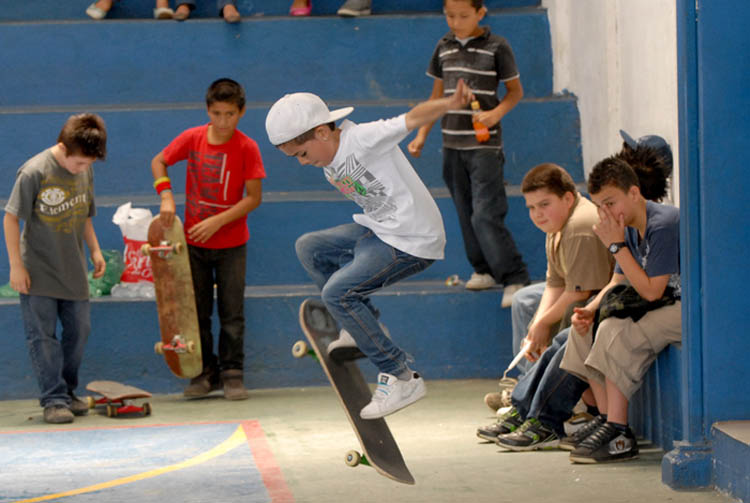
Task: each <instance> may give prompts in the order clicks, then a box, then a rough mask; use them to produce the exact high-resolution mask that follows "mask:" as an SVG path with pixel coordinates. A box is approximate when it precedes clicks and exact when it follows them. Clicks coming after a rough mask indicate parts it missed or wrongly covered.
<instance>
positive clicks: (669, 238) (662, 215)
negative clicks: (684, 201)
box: [615, 201, 681, 299]
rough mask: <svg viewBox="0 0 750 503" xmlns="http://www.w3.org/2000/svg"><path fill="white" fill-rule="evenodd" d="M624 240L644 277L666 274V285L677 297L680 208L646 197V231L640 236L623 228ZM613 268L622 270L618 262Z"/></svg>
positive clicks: (633, 230)
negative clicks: (667, 280) (649, 199)
mask: <svg viewBox="0 0 750 503" xmlns="http://www.w3.org/2000/svg"><path fill="white" fill-rule="evenodd" d="M625 242H626V243H627V244H628V248H629V249H630V253H631V254H632V255H633V257H634V258H635V260H636V261H637V262H638V263H639V264H640V265H641V267H642V268H643V270H644V271H646V274H647V275H648V277H650V278H653V277H655V276H664V275H665V274H669V275H670V278H669V283H667V286H671V287H672V288H674V295H675V297H676V298H678V299H679V298H680V297H681V283H680V210H679V209H678V208H676V207H674V206H668V205H666V204H659V203H655V202H653V201H646V233H645V235H644V236H643V240H641V239H640V236H638V229H635V228H633V227H626V228H625ZM615 272H616V273H618V274H623V272H622V269H621V268H620V265H619V264H618V265H616V266H615Z"/></svg>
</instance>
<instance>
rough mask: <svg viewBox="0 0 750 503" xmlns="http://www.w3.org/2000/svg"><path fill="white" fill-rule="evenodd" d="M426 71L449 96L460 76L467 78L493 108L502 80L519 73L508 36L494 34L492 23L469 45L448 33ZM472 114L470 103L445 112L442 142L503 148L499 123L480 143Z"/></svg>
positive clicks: (487, 106)
mask: <svg viewBox="0 0 750 503" xmlns="http://www.w3.org/2000/svg"><path fill="white" fill-rule="evenodd" d="M427 75H429V76H430V77H432V78H435V79H441V80H442V81H443V90H444V94H445V95H446V96H450V95H451V94H453V93H454V92H455V90H456V84H457V83H458V79H464V82H466V84H467V85H468V86H469V87H470V88H471V90H472V92H473V93H474V96H475V97H476V98H477V100H478V101H479V105H480V108H481V109H482V110H491V109H493V108H495V107H496V106H497V105H498V104H499V103H500V100H499V99H498V97H497V87H498V85H499V84H500V82H506V81H508V80H513V79H515V78H518V77H519V74H518V68H517V67H516V60H515V57H514V56H513V50H512V49H511V47H510V44H509V43H508V41H507V40H505V38H503V37H501V36H499V35H493V34H491V33H490V29H489V27H484V33H482V34H481V35H479V36H478V37H475V38H472V39H470V40H469V41H468V42H467V43H466V45H461V42H459V41H458V40H456V37H455V35H453V33H452V32H451V33H448V34H447V35H445V36H444V37H443V38H442V39H440V41H439V42H438V44H437V46H436V47H435V52H434V53H433V54H432V59H431V60H430V66H429V68H428V69H427ZM471 116H472V112H471V107H469V106H467V107H466V109H465V110H451V111H449V112H448V113H446V114H445V115H444V116H443V119H442V123H441V124H442V128H443V146H444V147H445V148H453V149H459V150H470V149H478V148H494V149H500V148H502V146H503V139H502V134H501V133H502V128H501V126H500V123H498V124H496V125H495V126H493V127H492V128H490V139H489V141H487V142H485V143H479V142H478V141H477V139H476V137H475V136H474V127H473V125H472V121H471Z"/></svg>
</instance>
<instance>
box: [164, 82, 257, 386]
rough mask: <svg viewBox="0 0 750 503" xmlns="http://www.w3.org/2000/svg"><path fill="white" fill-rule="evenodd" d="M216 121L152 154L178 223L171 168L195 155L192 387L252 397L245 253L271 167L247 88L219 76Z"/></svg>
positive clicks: (189, 228) (214, 87)
mask: <svg viewBox="0 0 750 503" xmlns="http://www.w3.org/2000/svg"><path fill="white" fill-rule="evenodd" d="M206 107H207V112H208V117H209V118H210V123H209V124H205V125H202V126H198V127H194V128H191V129H188V130H186V131H184V132H183V133H181V134H180V135H179V136H177V138H175V139H174V140H172V142H171V143H170V144H169V145H167V147H166V148H165V149H164V150H163V151H161V152H159V153H158V154H157V155H156V157H154V159H153V160H152V161H151V172H152V174H153V176H154V180H155V182H154V187H155V188H156V190H157V192H158V193H159V195H160V196H161V208H160V217H161V219H162V221H163V222H164V224H165V225H167V226H170V225H172V221H173V219H174V214H175V202H174V197H173V195H172V190H171V185H170V182H169V178H168V177H167V167H168V166H171V165H173V164H175V163H176V162H179V161H182V160H187V180H186V183H185V234H186V236H185V237H186V240H187V243H188V251H189V253H190V269H191V270H192V274H193V286H194V288H195V304H196V307H197V310H198V324H199V326H200V334H201V346H202V350H203V372H202V373H201V374H200V375H199V376H198V377H195V378H193V379H191V381H190V384H189V385H188V387H187V388H186V389H185V392H184V394H185V396H186V397H199V396H203V395H206V394H208V393H209V392H211V391H213V390H215V389H219V388H220V387H221V385H222V382H223V388H224V397H225V398H227V399H229V400H243V399H245V398H247V397H248V394H247V391H246V390H245V387H244V384H243V363H244V360H245V353H244V335H245V314H244V297H245V259H246V243H247V240H248V238H249V237H250V233H249V231H248V228H247V218H246V216H247V214H248V213H250V212H251V211H253V210H254V209H255V208H257V207H258V205H259V204H260V202H261V191H262V179H263V178H265V176H266V173H265V170H264V169H263V161H262V159H261V156H260V150H259V149H258V145H257V144H256V143H255V141H253V140H252V139H251V138H249V137H248V136H246V135H245V134H243V133H242V132H241V131H239V130H238V129H237V123H238V122H239V120H240V119H241V118H242V116H243V115H244V113H245V91H244V90H243V89H242V86H240V85H239V84H238V83H237V82H235V81H233V80H231V79H219V80H217V81H215V82H214V83H212V84H211V86H210V87H209V88H208V92H207V93H206ZM214 284H216V294H217V304H218V313H219V321H220V324H221V329H220V332H219V354H218V357H217V356H216V355H215V354H214V352H213V347H214V346H213V335H212V333H211V314H212V312H213V299H214Z"/></svg>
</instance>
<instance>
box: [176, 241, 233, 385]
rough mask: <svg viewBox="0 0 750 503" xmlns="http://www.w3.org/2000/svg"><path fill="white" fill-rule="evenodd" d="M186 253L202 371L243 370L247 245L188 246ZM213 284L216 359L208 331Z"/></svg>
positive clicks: (209, 329) (212, 340) (212, 305)
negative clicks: (215, 320) (196, 320)
mask: <svg viewBox="0 0 750 503" xmlns="http://www.w3.org/2000/svg"><path fill="white" fill-rule="evenodd" d="M188 250H189V251H190V270H191V272H192V274H193V288H194V289H195V307H196V309H197V311H198V326H199V328H200V334H201V350H202V352H203V370H204V372H205V371H211V372H215V371H218V370H222V371H223V370H232V369H239V370H242V368H243V365H244V362H245V262H246V259H247V254H246V245H244V244H243V245H241V246H237V247H234V248H218V249H213V248H201V247H199V246H193V245H188ZM214 284H216V304H217V308H218V312H219V325H220V328H219V355H218V358H217V356H216V354H214V352H213V348H214V337H213V333H212V330H211V315H212V313H213V310H214Z"/></svg>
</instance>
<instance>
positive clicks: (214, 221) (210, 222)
mask: <svg viewBox="0 0 750 503" xmlns="http://www.w3.org/2000/svg"><path fill="white" fill-rule="evenodd" d="M217 217H218V215H214V216H212V217H208V218H207V219H205V220H202V221H200V222H198V223H197V224H195V225H194V226H192V227H191V228H189V229H188V237H189V238H190V239H191V240H193V241H195V242H196V243H205V242H206V241H208V240H209V239H211V236H213V235H214V234H216V231H218V230H219V229H221V225H222V224H221V221H220V220H219V219H218V218H217Z"/></svg>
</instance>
